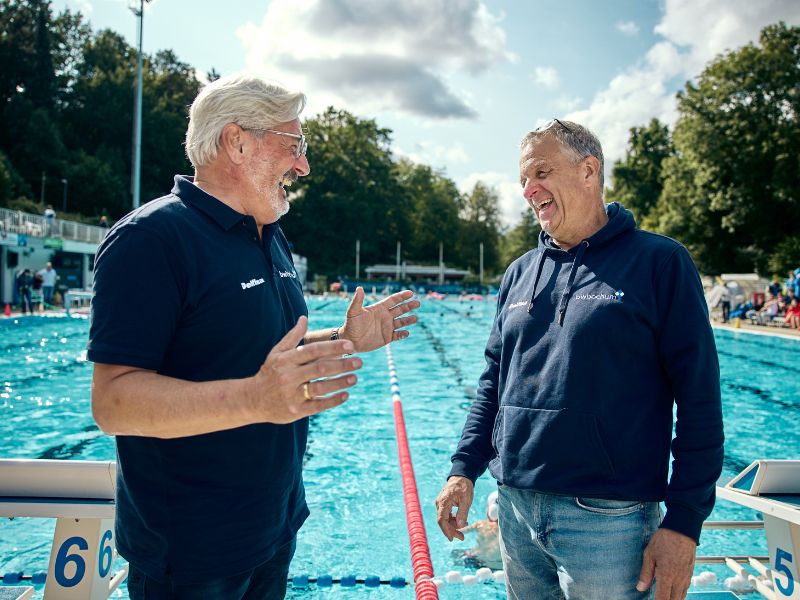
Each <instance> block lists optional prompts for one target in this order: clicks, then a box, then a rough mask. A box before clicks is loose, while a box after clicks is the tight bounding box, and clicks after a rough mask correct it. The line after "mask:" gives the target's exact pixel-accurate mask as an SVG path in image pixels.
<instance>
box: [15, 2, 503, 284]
mask: <svg viewBox="0 0 800 600" xmlns="http://www.w3.org/2000/svg"><path fill="white" fill-rule="evenodd" d="M142 59H143V64H144V69H143V103H142V106H143V110H142V115H143V123H142V131H143V137H142V163H141V165H142V170H141V196H142V201H147V200H149V199H152V198H156V197H159V196H161V195H163V194H164V193H165V192H166V191H167V190H169V189H170V187H171V185H172V177H173V175H174V174H175V173H190V165H189V163H188V161H187V160H186V158H185V156H184V151H183V139H184V135H185V132H186V123H187V107H188V106H189V105H190V104H191V102H192V100H193V99H194V97H195V96H196V95H197V92H198V90H199V88H200V82H199V81H198V79H197V77H196V74H195V72H194V70H193V69H192V68H191V67H190V66H189V65H187V64H185V63H183V62H181V61H180V60H179V59H178V57H177V56H176V55H175V54H174V53H173V52H172V51H170V50H162V51H159V52H157V53H155V54H153V55H144V56H143V57H142ZM0 61H2V62H3V65H4V68H3V70H2V71H0V106H1V107H2V112H1V113H0V205H4V206H10V205H13V206H15V207H31V206H35V204H34V203H33V202H34V200H35V201H38V200H39V199H40V197H41V196H42V192H44V193H43V199H44V202H45V203H46V204H53V205H54V206H55V207H56V208H57V209H59V212H60V211H61V208H62V191H63V189H64V188H63V187H62V184H61V181H62V180H64V179H65V180H67V181H68V190H69V197H68V206H67V210H68V212H69V213H70V214H82V215H85V216H86V217H88V218H90V219H91V218H92V217H94V218H96V217H98V216H99V215H101V214H107V215H109V216H110V217H111V218H112V219H116V218H119V217H120V216H122V215H123V214H124V213H125V212H127V211H128V210H129V208H130V206H131V185H130V182H131V174H130V173H131V163H132V143H131V140H132V131H133V111H134V90H135V76H136V62H137V54H136V49H135V48H133V47H132V46H130V45H129V44H128V43H127V42H126V41H125V39H124V38H123V37H122V36H121V35H119V34H118V33H115V32H113V31H110V30H101V31H97V32H93V31H92V29H91V28H90V27H89V25H88V23H86V22H85V21H84V19H83V17H82V16H81V15H80V14H79V13H76V12H70V11H69V10H66V11H63V12H61V13H59V14H57V15H54V14H53V12H52V10H51V8H50V3H49V2H48V1H47V0H0ZM219 77H220V73H218V72H217V71H216V70H214V69H212V70H211V71H210V72H209V73H207V74H206V78H207V79H208V80H209V81H212V80H214V79H217V78H219ZM305 129H306V132H307V137H308V140H309V150H308V159H309V162H310V164H311V174H310V175H309V176H308V177H304V178H301V179H300V180H299V181H298V182H297V184H296V185H295V187H294V188H292V190H291V192H292V194H291V196H292V197H291V201H292V210H291V211H290V212H289V213H288V215H286V217H284V219H283V220H282V224H283V227H284V230H285V231H286V234H287V237H288V238H289V240H290V241H291V242H292V243H293V244H294V247H295V249H296V250H297V251H298V252H299V253H301V254H303V255H305V256H307V257H308V259H309V263H310V265H309V266H310V270H311V271H312V272H313V273H320V274H327V275H333V276H335V275H340V274H341V275H353V274H354V270H355V267H354V253H355V244H356V241H357V240H358V241H359V242H360V247H361V264H362V265H364V266H366V265H368V264H371V263H378V262H392V263H393V262H394V259H395V251H396V244H397V242H398V241H400V242H401V243H402V247H403V260H406V261H408V262H421V263H427V264H436V262H437V261H438V258H439V244H440V243H441V244H443V245H444V249H445V250H444V252H445V262H446V263H447V264H448V265H451V266H457V267H466V268H470V269H472V270H474V271H476V272H477V270H478V267H479V251H478V248H479V244H481V243H483V245H484V268H485V271H486V272H487V276H488V275H490V274H492V273H493V272H496V270H497V269H498V268H500V241H501V229H502V228H501V226H500V223H499V218H498V197H497V193H496V192H495V191H494V190H492V189H491V188H489V187H487V186H485V185H483V184H481V183H479V184H477V185H476V186H475V188H474V189H473V190H471V191H470V192H469V193H468V194H462V193H460V192H459V190H458V188H457V187H456V184H455V183H454V182H453V181H452V180H451V179H449V178H448V177H447V176H445V174H444V173H441V172H438V171H435V170H433V169H431V168H430V167H428V166H426V165H420V164H414V163H412V162H409V161H406V160H397V159H395V157H394V156H393V155H392V151H391V131H390V130H388V129H385V128H382V127H380V126H379V125H378V124H377V123H376V122H375V121H374V120H370V119H362V118H358V117H356V116H354V115H352V114H350V113H348V112H347V111H344V110H337V109H335V108H329V109H328V110H326V111H325V112H324V113H322V114H320V115H317V116H312V117H311V118H309V119H308V120H307V121H306V122H305ZM43 174H44V175H45V177H46V185H43V183H42V175H43ZM42 208H43V207H42ZM40 210H41V209H40ZM77 218H82V217H80V216H78V217H77ZM362 273H363V272H362Z"/></svg>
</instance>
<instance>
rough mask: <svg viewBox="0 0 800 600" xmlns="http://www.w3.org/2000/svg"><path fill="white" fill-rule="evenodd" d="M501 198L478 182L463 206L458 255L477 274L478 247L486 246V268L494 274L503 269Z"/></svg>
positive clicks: (478, 261)
mask: <svg viewBox="0 0 800 600" xmlns="http://www.w3.org/2000/svg"><path fill="white" fill-rule="evenodd" d="M499 203H500V197H499V196H498V194H497V191H496V190H495V189H493V188H491V187H489V186H487V185H486V184H485V183H483V182H481V181H479V182H477V183H476V184H475V187H473V188H472V191H471V192H470V193H469V194H465V195H464V196H463V198H462V204H461V211H460V212H461V214H460V216H461V224H460V227H459V245H458V255H459V262H460V264H461V266H464V267H466V268H468V269H470V270H471V271H472V272H473V273H478V271H479V269H480V252H479V245H480V244H481V243H482V244H483V268H484V271H485V272H486V273H494V272H495V271H496V270H497V269H498V268H499V266H500V209H499Z"/></svg>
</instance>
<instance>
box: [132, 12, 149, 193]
mask: <svg viewBox="0 0 800 600" xmlns="http://www.w3.org/2000/svg"><path fill="white" fill-rule="evenodd" d="M148 1H149V0H148ZM134 2H135V0H134ZM144 2H145V0H139V7H138V8H135V7H131V11H133V14H135V15H136V16H137V17H139V26H138V36H139V49H138V51H137V53H136V102H135V105H134V106H135V110H134V115H133V172H132V173H131V188H132V192H133V208H138V207H139V196H140V193H141V188H140V178H141V171H142V37H143V30H144ZM134 6H135V5H134Z"/></svg>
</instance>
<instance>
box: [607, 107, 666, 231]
mask: <svg viewBox="0 0 800 600" xmlns="http://www.w3.org/2000/svg"><path fill="white" fill-rule="evenodd" d="M674 152H675V150H674V148H673V147H672V141H671V140H670V135H669V129H668V128H667V126H666V125H663V124H661V123H660V122H659V121H658V119H653V120H651V121H650V123H649V124H648V125H647V126H646V127H632V128H631V133H630V138H629V139H628V149H627V151H626V152H625V158H623V159H622V160H619V161H617V162H616V163H614V167H613V169H612V171H611V177H612V180H613V183H614V187H613V188H612V189H609V190H607V191H606V199H607V201H608V202H620V203H621V204H622V205H623V206H625V208H627V209H629V210H630V211H632V212H633V214H634V216H635V217H636V219H637V221H638V222H640V223H641V222H642V221H643V220H644V219H645V218H646V217H647V215H648V214H650V211H651V210H652V209H653V207H654V206H655V205H656V204H657V203H658V199H659V197H660V196H661V191H662V189H663V188H664V175H663V173H664V171H663V170H662V163H663V162H664V159H665V158H667V157H669V156H671V155H672V154H674Z"/></svg>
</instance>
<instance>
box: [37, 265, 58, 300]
mask: <svg viewBox="0 0 800 600" xmlns="http://www.w3.org/2000/svg"><path fill="white" fill-rule="evenodd" d="M37 275H39V276H40V277H41V278H42V300H43V301H44V303H45V305H46V306H45V308H49V307H51V306H52V304H53V292H54V291H55V289H56V281H57V279H58V273H57V272H56V270H55V269H54V268H53V263H51V262H48V263H47V264H46V265H45V266H44V269H41V270H39V271H38V272H37Z"/></svg>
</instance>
